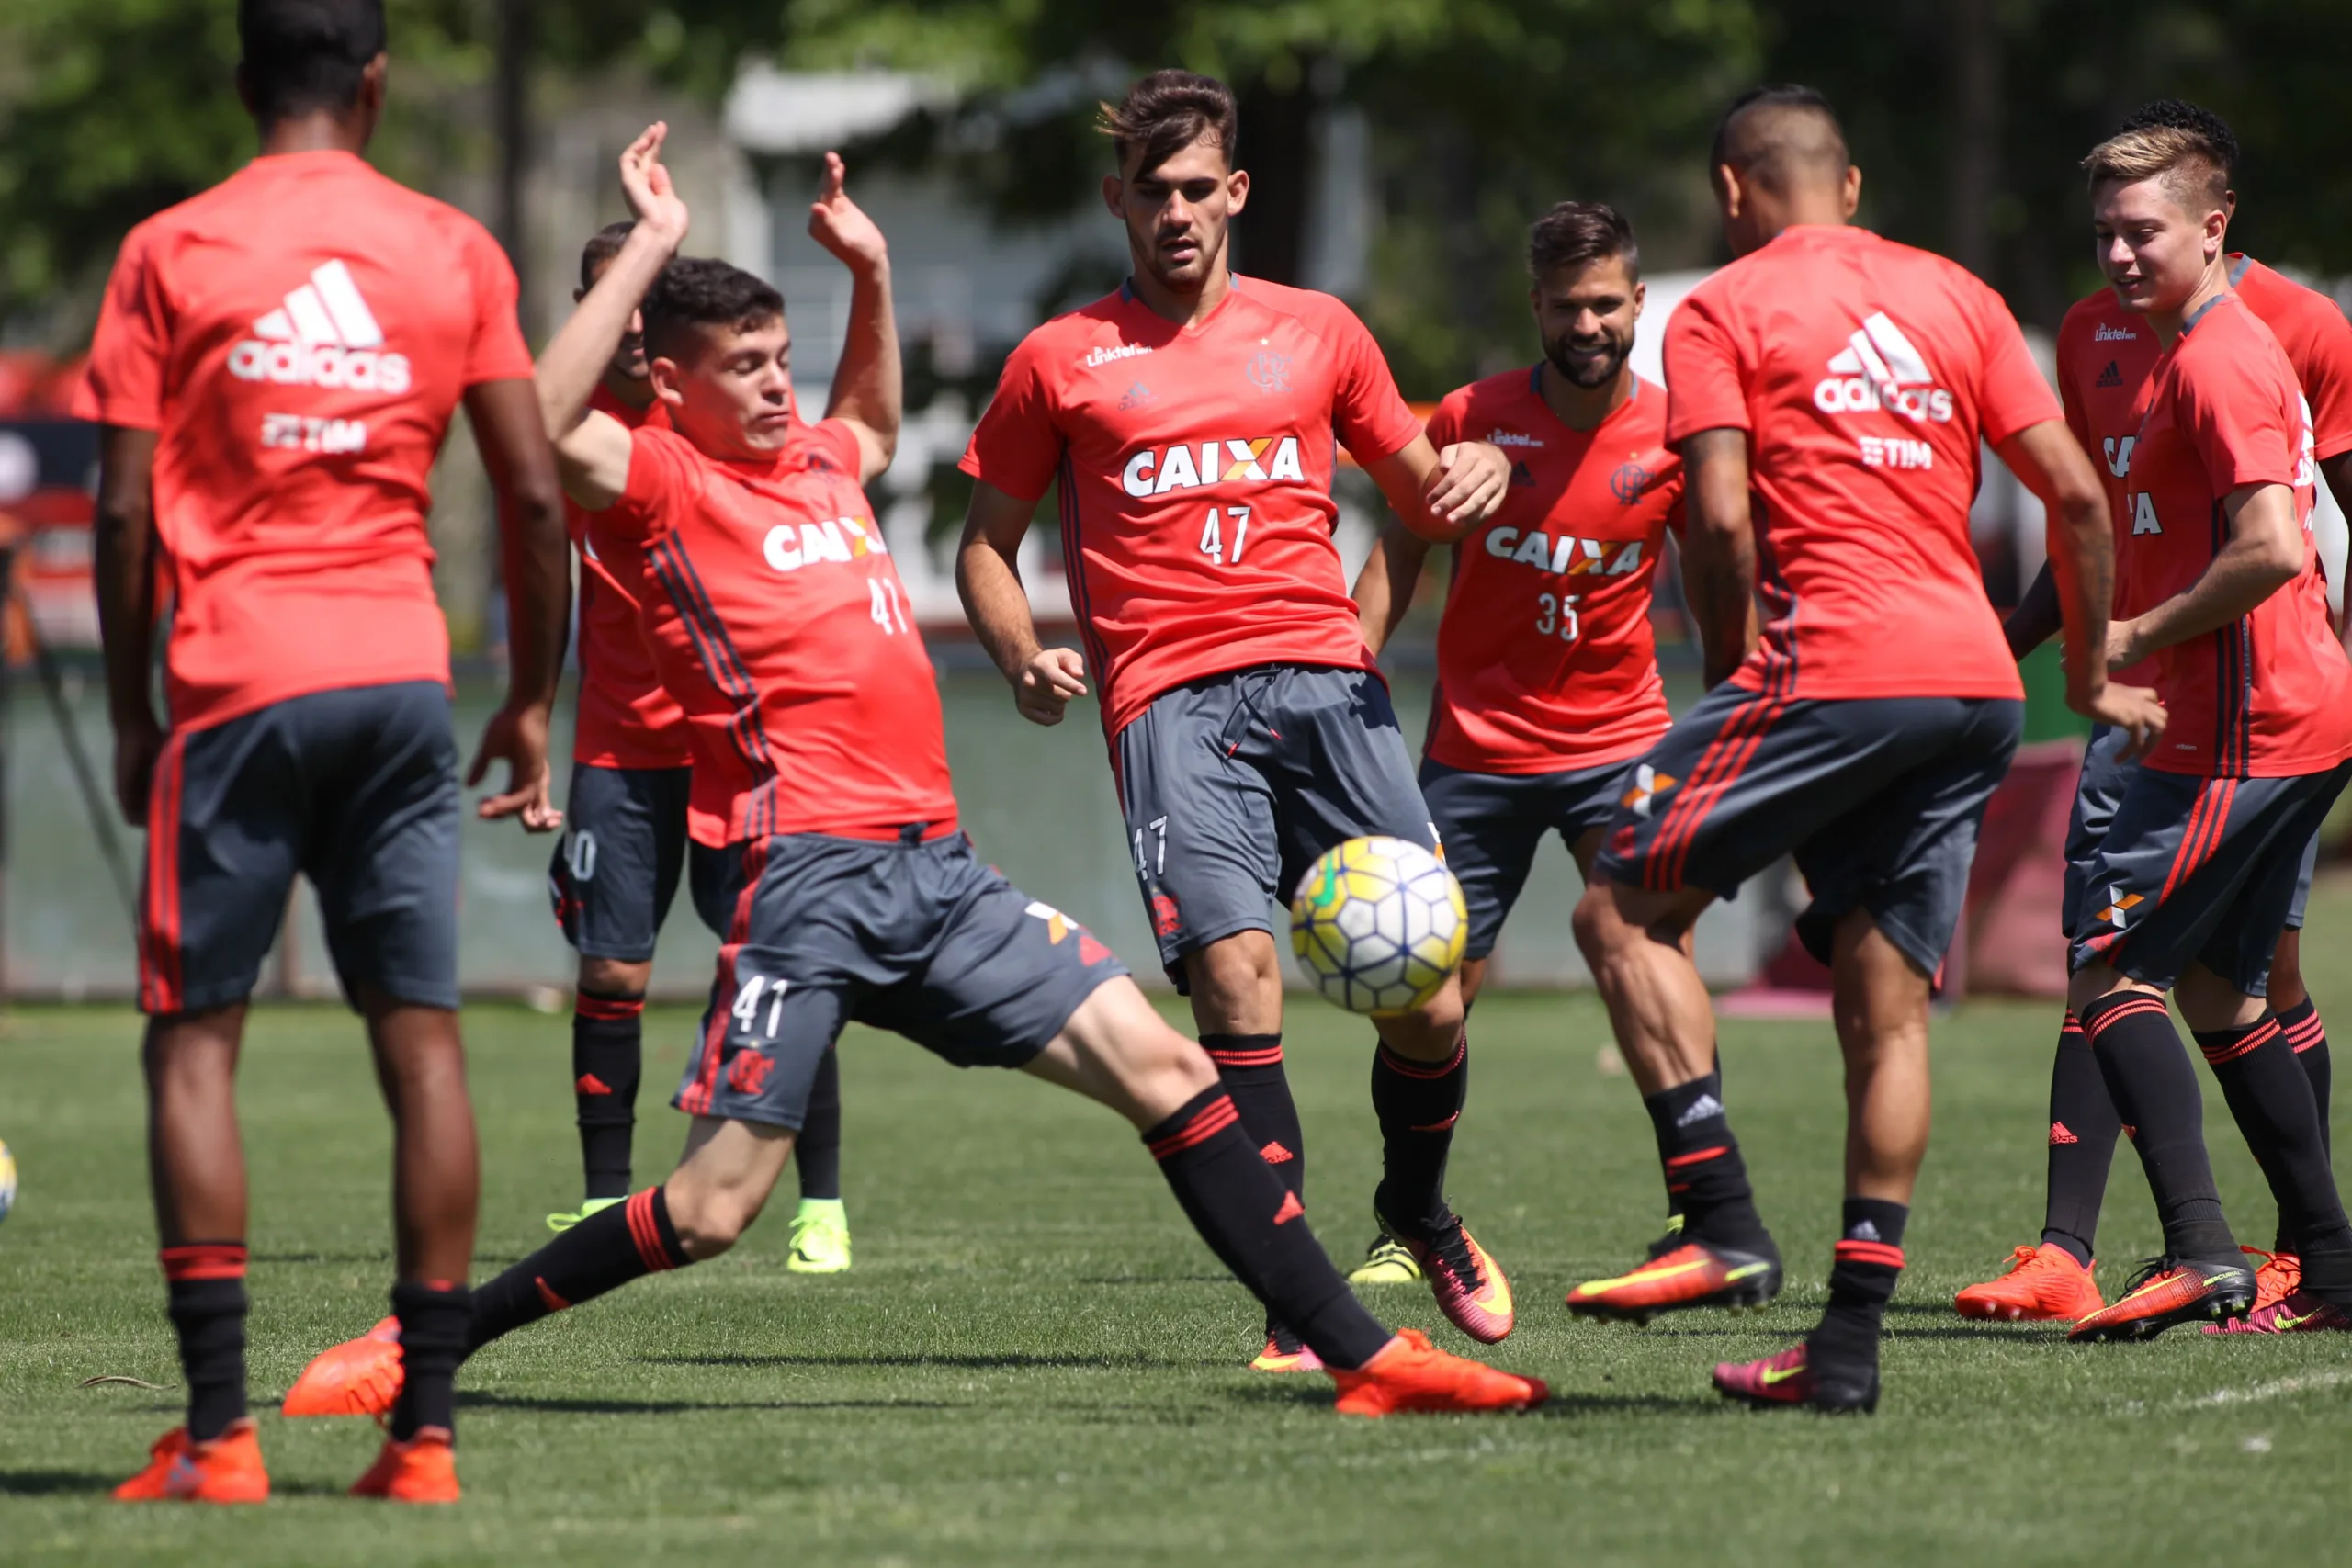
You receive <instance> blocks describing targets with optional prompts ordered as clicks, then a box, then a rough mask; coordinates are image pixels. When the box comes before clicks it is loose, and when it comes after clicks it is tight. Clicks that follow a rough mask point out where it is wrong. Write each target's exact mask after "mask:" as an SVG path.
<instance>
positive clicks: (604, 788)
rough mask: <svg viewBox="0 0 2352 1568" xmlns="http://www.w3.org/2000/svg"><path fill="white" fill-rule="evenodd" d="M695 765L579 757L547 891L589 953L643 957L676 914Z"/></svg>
mask: <svg viewBox="0 0 2352 1568" xmlns="http://www.w3.org/2000/svg"><path fill="white" fill-rule="evenodd" d="M694 777H695V771H694V770H693V769H692V768H601V767H592V766H589V765H587V764H584V763H578V762H575V763H573V764H572V769H571V793H570V794H569V795H566V796H565V797H564V802H563V834H562V836H561V837H560V838H559V839H558V840H556V846H555V853H554V854H553V855H552V856H550V857H549V858H548V902H549V903H550V904H552V905H553V906H554V908H555V919H556V924H557V925H559V926H560V927H562V928H563V940H564V941H566V942H570V943H571V946H572V949H573V951H575V952H576V953H579V954H580V955H581V956H582V957H583V958H610V959H615V960H616V961H618V962H620V963H623V964H642V963H644V962H645V961H646V960H647V959H650V958H651V957H652V956H653V944H654V940H655V939H656V938H657V937H658V936H659V935H660V934H661V931H662V921H664V920H666V919H669V918H670V901H671V899H673V898H674V897H677V892H678V875H679V873H680V872H681V870H682V869H683V868H684V865H685V860H686V798H687V796H688V795H690V794H691V793H692V792H693V789H694Z"/></svg>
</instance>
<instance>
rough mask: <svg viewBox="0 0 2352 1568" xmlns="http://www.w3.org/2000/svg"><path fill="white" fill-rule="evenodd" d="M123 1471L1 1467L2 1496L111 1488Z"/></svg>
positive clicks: (107, 1489)
mask: <svg viewBox="0 0 2352 1568" xmlns="http://www.w3.org/2000/svg"><path fill="white" fill-rule="evenodd" d="M121 1479H122V1477H121V1476H119V1475H91V1474H87V1473H85V1472H82V1471H78V1470H0V1497H58V1496H71V1495H74V1493H77V1492H111V1491H113V1490H114V1488H115V1483H117V1482H119V1481H120V1480H121Z"/></svg>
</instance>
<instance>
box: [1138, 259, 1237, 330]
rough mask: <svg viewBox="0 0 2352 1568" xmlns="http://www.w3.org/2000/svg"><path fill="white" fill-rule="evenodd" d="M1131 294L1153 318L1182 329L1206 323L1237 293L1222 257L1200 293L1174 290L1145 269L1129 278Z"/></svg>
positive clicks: (1209, 271)
mask: <svg viewBox="0 0 2352 1568" xmlns="http://www.w3.org/2000/svg"><path fill="white" fill-rule="evenodd" d="M1127 291H1128V292H1129V293H1131V294H1133V295H1134V296H1135V297H1136V299H1138V300H1139V301H1141V302H1142V304H1143V308H1144V309H1145V310H1149V311H1150V312H1151V313H1152V314H1153V315H1155V316H1159V317H1161V318H1162V319H1164V320H1167V321H1173V322H1175V323H1176V324H1177V325H1178V326H1180V327H1190V326H1196V325H1198V324H1199V323H1200V322H1202V321H1206V320H1207V319H1208V318H1209V316H1210V315H1211V314H1213V313H1214V312H1215V311H1216V308H1217V307H1218V306H1219V305H1222V304H1224V303H1225V297H1226V296H1227V295H1228V294H1230V293H1232V292H1233V274H1232V272H1231V271H1229V270H1228V269H1227V267H1226V265H1225V263H1224V260H1223V258H1221V257H1220V258H1219V259H1218V262H1217V265H1215V266H1213V267H1211V268H1209V270H1208V275H1207V276H1205V277H1204V278H1202V280H1201V287H1200V288H1199V290H1198V291H1197V292H1194V293H1190V294H1185V293H1180V292H1178V291H1177V290H1176V289H1173V288H1170V287H1168V285H1166V284H1164V283H1162V282H1160V281H1159V279H1158V278H1156V277H1154V276H1151V274H1150V272H1149V271H1148V269H1146V268H1143V267H1137V268H1136V269H1135V270H1134V271H1133V272H1130V273H1129V274H1128V275H1127Z"/></svg>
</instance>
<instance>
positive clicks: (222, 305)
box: [74, 0, 570, 1503]
mask: <svg viewBox="0 0 2352 1568" xmlns="http://www.w3.org/2000/svg"><path fill="white" fill-rule="evenodd" d="M237 31H238V38H239V40H240V42H241V44H242V45H243V62H242V63H241V64H240V65H239V66H238V69H237V85H238V92H239V94H240V96H242V97H243V99H244V102H245V106H246V107H247V108H249V109H250V110H251V111H252V113H253V117H254V123H255V125H256V126H257V127H258V129H259V130H260V135H261V155H260V156H259V157H257V158H255V159H254V161H253V162H252V163H250V164H246V165H245V167H244V168H243V169H242V170H240V171H239V172H238V173H237V174H235V175H232V176H230V178H229V179H227V180H226V181H224V182H222V183H221V184H220V185H218V186H214V187H213V188H212V189H211V190H209V191H207V192H205V193H204V194H203V195H201V196H198V197H195V198H193V199H191V200H189V201H186V202H183V203H181V204H180V205H179V206H177V207H175V208H172V209H169V210H167V211H164V212H163V213H160V214H158V215H157V216H155V217H153V218H151V219H149V220H147V221H146V222H144V223H141V225H140V226H139V227H138V228H136V229H134V230H133V231H131V233H130V237H129V238H127V239H126V240H125V241H124V242H123V246H122V252H121V254H120V255H119V257H118V258H117V260H116V263H115V268H114V275H113V277H112V279H111V281H110V282H109V283H108V286H107V296H106V302H105V305H104V307H103V309H102V311H101V314H100V316H99V321H98V328H97V335H96V341H95V342H94V343H93V344H92V345H91V351H90V368H89V376H88V380H87V382H86V384H85V387H84V389H82V391H81V392H80V393H79V394H78V395H77V397H76V400H75V406H74V412H75V413H76V414H78V415H79V416H80V417H82V418H85V419H88V420H93V421H96V422H97V423H100V424H102V425H103V426H104V427H105V429H104V433H103V436H102V440H103V446H102V448H101V450H102V457H101V459H100V476H99V502H98V522H97V550H98V603H99V611H100V615H101V617H102V623H101V624H102V626H103V627H104V631H105V642H106V662H107V694H108V698H109V702H110V707H111V713H112V717H113V723H114V732H115V787H116V793H117V796H118V798H119V801H120V804H121V807H122V810H123V814H124V816H125V817H127V818H129V819H130V820H131V821H132V822H135V823H142V824H144V825H145V827H146V829H147V864H146V876H145V888H144V891H143V893H142V894H141V907H140V921H139V925H140V933H139V936H140V942H139V947H140V1002H141V1007H142V1008H143V1009H144V1010H145V1011H146V1012H147V1013H148V1015H149V1018H148V1024H147V1032H146V1042H145V1048H144V1058H145V1067H146V1078H147V1097H148V1099H147V1102H148V1156H149V1164H150V1168H151V1172H152V1175H153V1185H154V1196H155V1217H156V1224H157V1228H158V1230H159V1231H160V1232H161V1233H162V1243H163V1266H164V1279H165V1280H166V1283H167V1286H168V1289H169V1291H170V1296H171V1318H172V1325H173V1327H174V1328H175V1330H176V1331H177V1333H178V1336H179V1348H180V1364H181V1367H182V1369H183V1370H184V1371H185V1373H186V1376H187V1385H188V1401H187V1422H186V1424H185V1425H183V1426H181V1427H175V1428H174V1429H173V1430H172V1431H171V1432H169V1433H167V1434H166V1435H165V1436H164V1438H162V1439H161V1440H159V1441H158V1442H157V1443H156V1444H155V1445H154V1449H153V1453H152V1454H151V1456H150V1459H149V1462H148V1464H147V1467H146V1468H145V1469H144V1470H142V1471H141V1472H140V1473H139V1474H138V1475H136V1476H133V1477H132V1478H131V1479H130V1480H129V1481H127V1482H125V1483H122V1485H120V1486H119V1487H118V1488H116V1490H115V1495H116V1496H118V1497H120V1498H123V1499H125V1500H130V1501H145V1500H152V1499H163V1498H186V1499H191V1500H195V1501H200V1502H211V1503H242V1502H259V1501H261V1500H262V1499H264V1498H266V1496H267V1495H268V1494H269V1478H268V1475H267V1473H266V1470H265V1468H264V1466H263V1463H262V1457H261V1449H260V1444H259V1442H258V1440H257V1438H256V1436H255V1433H254V1423H253V1421H252V1418H251V1417H249V1416H247V1415H246V1414H245V1369H244V1325H245V1308H246V1298H245V1287H244V1275H245V1169H244V1159H243V1152H242V1149H241V1146H240V1144H239V1141H238V1127H237V1112H236V1099H235V1074H236V1066H237V1053H238V1046H239V1043H240V1041H241V1040H242V1038H243V1032H244V1020H245V1003H246V998H248V997H249V996H250V995H251V994H252V991H253V987H254V980H255V978H256V976H258V974H259V972H260V967H261V963H262V959H263V956H264V955H265V954H266V953H267V952H268V950H269V947H270V944H271V942H273V941H274V940H275V939H276V938H277V932H278V927H279V924H280V922H281V920H282V919H283V917H284V915H285V911H286V902H287V896H288V891H289V889H290V887H291V885H292V883H293V880H294V877H295V876H296V875H297V874H302V875H307V876H308V877H309V878H310V879H311V884H312V886H315V887H316V888H317V890H318V896H319V909H320V914H321V916H322V918H323V920H324V923H325V926H326V935H327V944H328V947H329V950H330V951H331V952H332V953H333V954H334V964H335V971H336V974H337V976H339V978H340V979H341V981H342V984H343V989H344V994H345V997H346V998H348V999H349V1000H350V1002H351V1004H352V1006H353V1007H354V1008H355V1009H356V1010H358V1011H359V1013H360V1014H361V1016H362V1017H363V1018H365V1020H366V1021H367V1027H368V1043H369V1045H370V1047H371V1048H372V1049H373V1051H374V1054H375V1062H376V1071H377V1077H378V1078H379V1081H380V1083H381V1084H382V1086H383V1090H384V1098H385V1101H386V1104H387V1105H388V1106H389V1107H390V1111H391V1114H392V1124H393V1177H392V1190H393V1198H392V1201H393V1222H394V1233H395V1236H396V1238H397V1252H398V1269H399V1275H398V1282H397V1283H396V1284H394V1285H393V1287H392V1293H391V1299H392V1321H393V1323H394V1325H395V1327H394V1330H393V1332H395V1333H396V1334H397V1337H398V1338H399V1340H400V1342H401V1348H402V1349H403V1351H404V1353H405V1355H406V1358H407V1362H408V1366H409V1369H410V1373H411V1375H410V1378H409V1382H408V1385H407V1388H406V1391H405V1392H404V1393H403V1395H402V1397H401V1401H400V1403H399V1404H397V1405H395V1406H393V1407H392V1409H391V1410H390V1432H389V1435H388V1439H387V1441H386V1442H385V1444H384V1446H383V1449H382V1450H381V1452H380V1453H379V1456H378V1458H377V1461H376V1462H375V1463H374V1465H373V1466H371V1467H370V1468H369V1469H368V1472H367V1473H365V1474H364V1475H362V1476H361V1477H360V1479H359V1481H358V1483H356V1485H355V1486H354V1487H353V1488H352V1490H353V1492H354V1493H355V1494H356V1495H361V1496H373V1497H391V1498H397V1499H401V1500H403V1501H411V1502H438V1501H445V1500H447V1499H449V1498H452V1497H454V1496H456V1495H457V1485H456V1479H455V1475H456V1472H455V1470H454V1468H453V1466H452V1461H451V1454H450V1444H451V1441H452V1434H453V1432H454V1430H455V1424H456V1412H455V1407H454V1403H453V1401H454V1395H453V1392H452V1387H451V1379H452V1376H453V1374H454V1373H455V1372H456V1371H457V1365H458V1354H459V1352H460V1351H461V1350H462V1348H463V1347H464V1340H465V1327H466V1324H467V1322H468V1320H469V1316H470V1314H471V1310H472V1309H471V1305H470V1302H469V1295H468V1292H467V1289H466V1283H465V1280H466V1271H467V1268H468V1264H469V1258H470V1257H471V1254H472V1248H473V1230H474V1203H475V1194H476V1186H477V1167H476V1160H475V1148H474V1123H473V1111H472V1108H471V1106H470V1105H469V1102H468V1100H467V1096H466V1081H465V1053H464V1049H463V1047H462V1045H461V1044H460V1043H459V1040H458V1013H457V1008H458V939H457V919H458V813H459V810H460V808H461V804H462V803H461V799H460V796H459V792H458V773H457V747H456V743H455V741H454V740H453V739H452V738H451V735H450V726H449V649H448V633H447V628H446V626H445V625H444V623H443V620H442V616H441V610H440V606H439V604H437V603H436V602H435V599H434V595H433V577H432V565H433V549H432V547H431V545H430V544H429V543H428V542H427V540H426V537H425V523H424V520H425V511H426V506H427V503H428V497H427V494H426V488H425V487H426V483H427V480H428V478H429V476H430V473H431V469H432V466H433V460H434V455H435V451H436V450H437V449H438V448H439V446H440V445H441V440H442V437H443V435H444V434H446V433H447V429H448V425H449V418H450V415H451V413H452V412H454V411H455V410H456V408H457V407H458V404H459V403H460V402H463V403H464V405H465V407H466V412H467V417H468V421H469V423H470V424H471V426H472V428H473V431H474V435H475V439H476V441H477V442H478V443H479V445H480V446H481V455H482V459H483V463H484V465H485V466H486V467H487V468H488V469H489V470H490V477H491V482H492V487H493V489H494V490H495V491H496V493H497V496H498V500H499V511H500V518H501V523H502V526H503V534H504V537H505V545H506V583H507V593H508V604H509V610H510V614H511V616H512V623H511V624H512V632H511V637H510V649H511V659H512V670H511V672H510V675H509V679H508V686H507V696H506V700H505V703H504V705H503V706H501V707H500V708H499V710H498V712H497V713H496V715H494V716H492V719H491V721H490V725H489V728H487V729H486V730H485V731H484V733H483V736H482V742H481V750H480V752H479V753H478V755H477V757H476V760H475V762H474V767H473V773H472V775H471V780H469V782H472V781H478V780H479V779H480V778H481V774H482V773H483V771H484V769H485V768H486V767H487V766H488V764H489V763H490V762H491V761H492V760H493V759H500V760H503V761H506V763H507V764H508V765H509V768H510V770H511V775H510V778H509V780H508V788H507V789H506V790H505V791H504V792H503V793H501V794H497V795H492V797H490V798H489V799H486V800H484V801H483V802H482V803H481V807H480V811H481V815H482V816H483V817H486V818H495V817H508V816H516V817H519V818H521V819H522V821H523V823H524V825H525V826H526V828H531V829H539V830H545V829H549V828H552V827H553V826H554V825H555V821H556V818H555V814H554V812H553V811H552V810H551V809H549V807H548V804H547V801H548V781H547V750H546V748H547V728H548V707H549V705H551V704H552V703H553V701H554V699H555V688H556V680H557V675H558V671H559V670H560V665H561V660H562V653H563V635H564V621H565V615H566V612H567V609H568V604H567V596H568V594H569V592H570V584H569V576H568V573H567V572H566V570H565V562H564V542H563V515H562V511H561V505H560V502H561V497H560V494H559V492H558V491H557V488H556V477H555V466H554V462H553V459H552V457H551V455H550V453H549V451H548V440H547V434H546V432H545V430H544V429H543V428H542V426H541V423H540V421H539V412H538V400H537V396H536V394H535V392H534V390H533V387H532V372H531V358H530V353H529V351H528V350H527V349H526V347H525V346H524V344H523V336H522V333H521V330H520V328H519V326H518V324H517V323H516V321H515V274H514V271H513V269H512V268H511V267H510V266H508V265H507V262H506V258H505V257H504V256H503V254H501V253H500V251H499V249H498V246H497V245H496V244H495V243H493V242H492V240H491V238H490V236H489V234H487V233H486V232H484V231H483V230H482V229H481V226H480V225H478V224H476V223H475V222H474V221H473V220H470V219H469V218H467V217H465V216H463V215H462V214H460V213H458V212H457V211H455V210H454V209H450V208H447V207H445V206H443V205H442V204H441V203H439V202H437V201H432V200H428V199H426V198H425V197H422V196H419V195H417V194H416V193H415V192H413V191H411V190H408V189H406V188H405V187H403V186H398V185H395V184H393V183H392V182H391V181H390V180H388V179H386V178H384V177H383V176H382V175H379V174H377V173H376V172H375V171H374V170H372V169H370V168H369V167H368V164H366V163H364V162H362V161H361V159H360V156H359V153H360V152H361V150H362V149H363V148H365V147H366V145H367V143H368V136H369V133H370V132H371V131H373V130H374V129H375V126H376V120H377V117H378V115H379V112H380V110H381V109H382V107H383V102H384V78H385V71H386V61H385V52H384V46H385V38H384V14H383V8H382V6H381V4H380V0H242V3H241V4H240V5H239V6H238V8H237ZM159 561H160V563H161V564H162V567H163V570H164V572H165V573H166V574H167V575H168V578H169V584H170V592H171V596H172V619H171V628H170V641H169V645H168V649H167V651H166V655H165V660H164V671H165V682H164V684H165V695H166V699H167V710H166V712H167V716H166V717H165V718H164V719H163V720H161V721H159V720H158V719H157V718H156V716H155V714H154V711H153V706H152V705H151V703H150V700H149V697H148V682H149V676H150V668H149V661H150V657H151V654H152V652H153V635H152V634H153V616H154V604H153V583H154V577H155V570H156V565H157V563H158V562H159Z"/></svg>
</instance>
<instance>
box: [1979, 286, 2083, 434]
mask: <svg viewBox="0 0 2352 1568" xmlns="http://www.w3.org/2000/svg"><path fill="white" fill-rule="evenodd" d="M1977 287H1978V293H1977V310H1978V316H1979V321H1980V322H1981V325H1980V327H1979V333H1980V339H1979V341H1980V342H1981V343H1982V344H1983V346H1984V367H1985V369H1984V378H1983V380H1982V381H1981V382H1980V383H1979V384H1978V389H1977V401H1976V415H1977V421H1978V430H1979V433H1980V434H1982V435H1983V436H1984V437H1985V440H1986V441H1988V442H1991V443H1993V444H1995V445H1996V446H1997V445H1998V444H2000V443H2001V442H2004V441H2007V439H2008V438H2009V437H2010V436H2012V435H2015V434H2017V433H2018V431H2020V430H2028V429H2030V428H2032V427H2033V426H2034V425H2037V424H2041V423H2045V422H2047V421H2049V420H2053V419H2061V418H2064V411H2063V410H2061V409H2060V407H2059V406H2058V399H2057V396H2056V395H2055V394H2054V393H2052V391H2051V389H2050V383H2049V382H2048V381H2046V380H2044V379H2042V376H2041V367H2040V366H2039V365H2036V364H2035V363H2034V362H2033V350H2031V349H2030V348H2028V347H2027V346H2026V342H2025V333H2023V332H2021V331H2019V330H2018V319H2017V318H2016V317H2015V316H2012V315H2010V314H2009V308H2008V306H2007V304H2005V303H2004V302H2003V301H2002V299H2001V297H2000V296H1999V295H1997V294H1996V293H1994V292H1993V290H1992V289H1991V288H1985V286H1984V285H1981V284H1980V285H1978V286H1977ZM2078 434H2079V433H2078Z"/></svg>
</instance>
